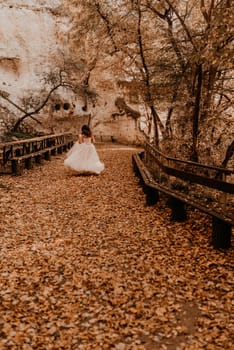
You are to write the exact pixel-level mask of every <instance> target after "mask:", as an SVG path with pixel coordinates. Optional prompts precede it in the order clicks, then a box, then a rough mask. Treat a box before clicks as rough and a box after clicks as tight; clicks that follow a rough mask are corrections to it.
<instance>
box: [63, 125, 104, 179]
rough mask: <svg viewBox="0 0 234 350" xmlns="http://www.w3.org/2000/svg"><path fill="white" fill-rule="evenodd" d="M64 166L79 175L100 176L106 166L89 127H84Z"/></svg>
mask: <svg viewBox="0 0 234 350" xmlns="http://www.w3.org/2000/svg"><path fill="white" fill-rule="evenodd" d="M64 166H65V167H66V168H68V169H70V170H73V171H76V172H78V173H94V174H100V173H101V172H102V171H103V170H104V164H103V163H102V162H101V161H100V159H99V156H98V154H97V151H96V148H95V146H94V137H93V135H92V132H91V130H90V128H89V126H88V125H83V126H82V129H81V134H80V135H79V137H78V141H76V142H75V144H74V145H73V146H72V148H71V149H70V151H69V152H68V153H67V155H66V159H65V161H64Z"/></svg>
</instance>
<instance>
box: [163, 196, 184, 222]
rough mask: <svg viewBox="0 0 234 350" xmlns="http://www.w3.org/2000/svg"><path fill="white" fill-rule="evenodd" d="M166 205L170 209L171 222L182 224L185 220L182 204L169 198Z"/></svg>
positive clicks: (175, 199)
mask: <svg viewBox="0 0 234 350" xmlns="http://www.w3.org/2000/svg"><path fill="white" fill-rule="evenodd" d="M168 205H169V206H170V208H171V220H172V221H178V222H182V221H185V220H186V219H187V213H186V208H185V204H184V202H182V201H181V200H179V199H177V198H174V197H170V198H169V201H168Z"/></svg>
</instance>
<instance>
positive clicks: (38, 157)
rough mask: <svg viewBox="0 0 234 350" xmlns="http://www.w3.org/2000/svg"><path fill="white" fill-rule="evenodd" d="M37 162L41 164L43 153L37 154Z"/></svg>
mask: <svg viewBox="0 0 234 350" xmlns="http://www.w3.org/2000/svg"><path fill="white" fill-rule="evenodd" d="M35 163H37V164H41V155H40V154H38V155H37V156H35Z"/></svg>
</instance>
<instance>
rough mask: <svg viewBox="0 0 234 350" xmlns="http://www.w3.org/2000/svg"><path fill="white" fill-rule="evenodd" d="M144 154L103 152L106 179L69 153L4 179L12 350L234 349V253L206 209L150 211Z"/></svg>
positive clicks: (2, 271) (3, 278)
mask: <svg viewBox="0 0 234 350" xmlns="http://www.w3.org/2000/svg"><path fill="white" fill-rule="evenodd" d="M133 151H134V150H132V149H129V150H127V149H122V148H119V149H118V148H113V147H110V146H109V147H108V146H106V147H102V148H100V149H98V152H99V155H100V158H101V159H102V160H103V161H104V163H105V166H106V169H105V171H104V172H103V174H101V175H100V176H74V175H71V174H69V173H67V172H66V171H65V170H64V168H63V159H64V155H62V156H60V157H54V158H53V159H52V161H51V162H46V163H44V165H43V166H37V167H35V168H34V169H33V170H30V171H28V172H25V173H24V175H23V176H22V177H14V176H8V175H4V176H2V177H0V195H1V197H0V198H1V200H0V218H1V226H0V242H1V244H0V253H1V258H0V262H1V263H0V349H2V350H5V349H12V350H14V349H17V350H18V349H20V350H21V349H22V350H30V349H37V350H42V349H43V350H49V349H58V350H60V349H65V350H70V349H74V350H81V349H82V350H105V349H107V350H109V349H116V350H144V349H146V350H156V349H160V350H161V349H162V350H164V349H165V350H166V349H168V350H182V349H183V350H201V349H207V350H216V349H220V350H224V349H225V350H228V349H231V348H232V344H233V338H232V335H233V318H232V317H231V316H232V315H231V314H232V312H233V300H234V298H233V272H232V269H231V268H232V263H233V260H232V257H233V249H229V250H228V251H227V252H224V251H217V250H215V249H213V248H212V247H211V246H210V245H209V238H210V235H211V228H210V219H209V218H208V217H207V216H205V215H203V214H200V213H198V212H197V211H192V212H190V215H189V219H188V221H187V222H186V223H172V222H170V211H169V209H167V207H166V206H165V205H164V203H163V201H161V202H160V203H159V204H157V205H156V206H152V207H147V206H145V200H144V193H143V191H142V189H141V187H140V185H139V183H138V179H137V178H136V177H135V175H134V172H133V169H132V164H131V155H132V152H133Z"/></svg>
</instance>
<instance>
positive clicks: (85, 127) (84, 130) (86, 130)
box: [81, 125, 92, 137]
mask: <svg viewBox="0 0 234 350" xmlns="http://www.w3.org/2000/svg"><path fill="white" fill-rule="evenodd" d="M81 131H82V135H85V136H86V137H91V135H92V133H91V130H90V128H89V126H88V125H83V126H82V128H81Z"/></svg>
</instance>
